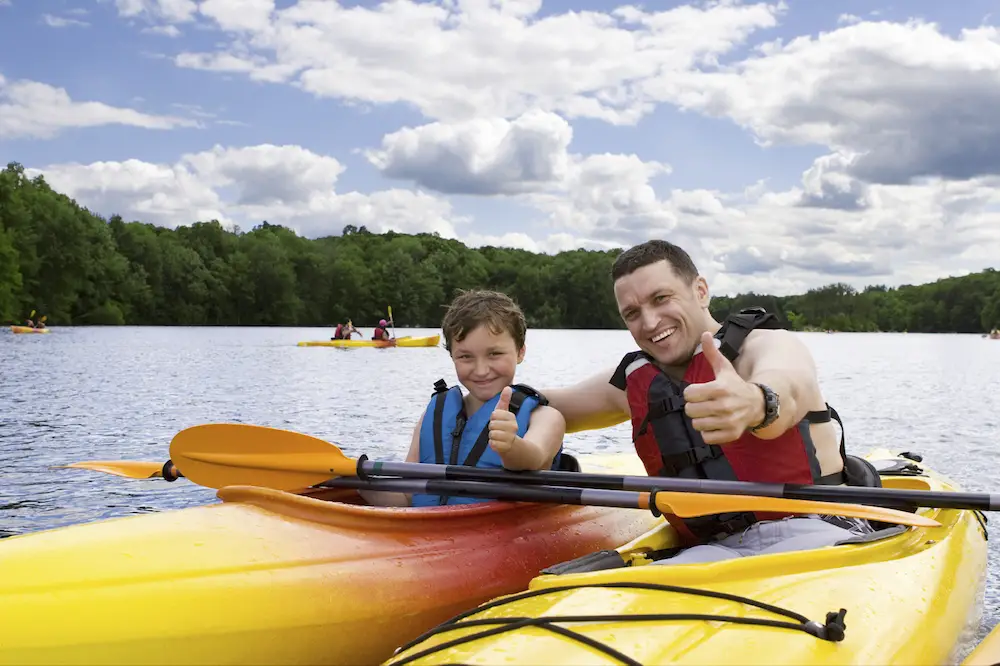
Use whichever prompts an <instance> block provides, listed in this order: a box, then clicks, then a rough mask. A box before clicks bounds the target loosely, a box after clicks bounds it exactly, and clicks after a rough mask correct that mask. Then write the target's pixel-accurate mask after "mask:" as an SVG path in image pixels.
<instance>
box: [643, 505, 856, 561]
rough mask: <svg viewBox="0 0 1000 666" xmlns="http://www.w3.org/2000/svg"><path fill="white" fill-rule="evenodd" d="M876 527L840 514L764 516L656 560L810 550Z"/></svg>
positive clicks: (712, 558) (712, 557)
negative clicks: (710, 540) (762, 519)
mask: <svg viewBox="0 0 1000 666" xmlns="http://www.w3.org/2000/svg"><path fill="white" fill-rule="evenodd" d="M874 531H875V530H874V529H873V528H872V526H871V525H869V524H868V521H867V520H861V519H858V518H843V517H840V516H832V517H831V516H817V515H812V514H810V515H803V516H791V517H788V518H782V519H781V520H764V521H761V522H759V523H754V524H753V525H751V526H750V527H748V528H746V529H745V530H743V531H742V532H738V533H736V534H730V535H729V536H727V537H724V538H722V539H719V540H718V541H713V542H711V543H706V544H699V545H697V546H691V547H690V548H685V549H684V550H682V551H681V552H679V553H678V554H677V555H675V556H673V557H668V558H666V559H663V560H657V561H656V562H653V564H695V563H698V562H717V561H719V560H731V559H734V558H737V557H747V556H749V555H766V554H768V553H785V552H788V551H793V550H810V549H812V548H822V547H824V546H833V545H836V544H837V543H839V542H841V541H844V540H846V539H850V538H852V537H856V536H858V535H861V534H871V533H872V532H874Z"/></svg>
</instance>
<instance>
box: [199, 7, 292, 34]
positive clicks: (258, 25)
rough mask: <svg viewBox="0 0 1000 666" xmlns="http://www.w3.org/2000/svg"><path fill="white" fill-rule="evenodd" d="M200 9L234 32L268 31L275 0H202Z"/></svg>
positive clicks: (202, 12)
mask: <svg viewBox="0 0 1000 666" xmlns="http://www.w3.org/2000/svg"><path fill="white" fill-rule="evenodd" d="M198 11H199V12H200V13H201V14H202V16H206V17H208V18H210V19H212V20H213V21H215V22H216V23H217V24H218V25H219V26H221V27H223V28H224V29H226V30H231V31H234V32H238V31H247V32H251V33H252V32H267V31H268V29H269V28H270V22H271V13H272V12H273V11H274V0H202V3H201V6H200V7H199V9H198Z"/></svg>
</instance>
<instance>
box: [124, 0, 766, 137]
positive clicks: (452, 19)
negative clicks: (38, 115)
mask: <svg viewBox="0 0 1000 666" xmlns="http://www.w3.org/2000/svg"><path fill="white" fill-rule="evenodd" d="M129 1H130V2H138V0H129ZM119 2H120V3H121V2H122V0H119ZM272 7H273V3H272V2H270V0H255V1H254V2H253V3H250V4H247V3H240V4H237V3H235V2H233V1H232V0H207V1H206V2H205V3H203V5H202V14H204V15H206V16H209V17H210V18H212V19H213V20H214V21H215V22H216V24H217V25H218V27H219V28H220V29H221V30H222V31H224V32H225V33H228V34H229V36H230V38H231V41H230V43H229V44H228V45H226V48H224V49H222V50H218V51H215V52H209V53H182V54H179V55H178V56H177V57H176V59H175V62H176V63H177V64H178V65H179V66H181V67H190V68H197V69H206V70H212V71H220V72H234V73H241V74H246V75H248V76H250V77H251V78H253V79H255V80H260V81H271V82H289V83H294V84H295V85H298V86H301V87H302V88H304V89H305V90H307V91H308V92H311V93H313V94H314V95H317V96H319V97H332V98H337V99H341V100H346V101H360V102H369V103H375V104H386V103H393V102H404V103H408V104H412V105H414V106H416V107H417V108H419V109H420V110H421V111H422V112H423V113H424V114H425V115H426V116H427V117H429V118H433V119H440V120H451V121H455V120H468V119H471V118H476V117H480V116H485V117H494V116H496V117H502V118H512V117H516V116H519V115H521V114H523V113H525V112H526V111H528V110H530V109H533V108H538V109H541V110H544V111H554V112H559V113H561V114H562V115H564V116H566V117H571V118H572V117H590V118H600V119H603V120H606V121H608V122H612V123H634V122H635V121H637V120H638V119H639V118H640V117H642V115H644V114H645V113H647V112H648V111H649V110H650V109H651V107H650V105H649V104H648V101H647V100H646V98H645V95H644V94H643V93H642V91H641V89H640V88H639V86H638V85H637V83H638V82H640V81H642V80H643V79H647V78H649V77H652V76H657V75H661V74H667V73H670V72H680V71H684V70H686V69H689V68H690V67H692V66H694V65H697V64H699V63H702V64H704V63H712V62H715V61H716V60H717V59H719V58H720V57H722V56H724V55H725V54H727V53H729V52H730V51H732V49H734V48H736V47H737V46H739V45H740V44H742V43H743V42H744V41H745V40H746V39H747V37H748V36H749V35H750V34H751V33H752V32H753V31H755V30H757V29H760V28H767V27H772V26H774V25H775V23H776V20H777V15H778V14H779V12H781V11H782V10H783V7H782V5H780V4H764V3H758V4H752V5H742V4H738V3H733V2H717V3H710V4H707V5H706V6H705V7H704V8H699V7H694V6H681V7H676V8H674V9H670V10H667V11H661V12H655V13H649V12H643V11H641V10H639V9H637V8H635V7H631V6H625V7H620V8H618V9H616V10H614V11H612V12H610V13H603V12H597V11H574V12H565V13H561V14H555V15H549V16H545V17H538V16H537V14H538V12H539V10H540V8H541V2H539V1H538V0H518V1H517V2H510V1H509V0H508V1H506V2H494V1H492V0H489V1H487V0H441V1H438V2H414V1H413V0H394V1H392V2H382V3H380V4H378V5H376V6H374V7H371V8H368V7H363V6H352V7H343V6H341V5H340V3H338V2H335V1H323V2H320V1H318V0H299V1H298V2H296V3H295V4H293V5H292V6H290V7H287V8H285V9H280V10H272Z"/></svg>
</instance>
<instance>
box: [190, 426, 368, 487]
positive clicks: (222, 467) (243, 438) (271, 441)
mask: <svg viewBox="0 0 1000 666" xmlns="http://www.w3.org/2000/svg"><path fill="white" fill-rule="evenodd" d="M170 459H171V460H173V461H174V465H176V466H177V468H178V469H180V470H181V472H182V473H183V474H184V476H186V477H187V478H188V479H190V480H191V481H193V482H194V483H197V484H199V485H202V486H207V487H209V488H223V487H225V486H233V485H251V486H261V487H264V488H274V489H276V490H298V489H301V488H304V487H307V486H311V485H315V484H317V483H321V482H323V481H326V480H327V479H329V478H331V477H333V476H355V472H356V469H357V468H356V465H357V462H356V461H355V460H351V459H349V458H347V457H345V456H344V454H343V453H341V451H340V449H339V448H337V446H336V445H334V444H331V443H330V442H326V441H324V440H322V439H319V438H318V437H312V436H310V435H305V434H302V433H299V432H293V431H291V430H281V429H279V428H269V427H265V426H255V425H245V424H242V423H208V424H204V425H198V426H193V427H191V428H186V429H184V430H182V431H180V432H179V433H177V434H176V435H175V436H174V438H173V440H171V442H170Z"/></svg>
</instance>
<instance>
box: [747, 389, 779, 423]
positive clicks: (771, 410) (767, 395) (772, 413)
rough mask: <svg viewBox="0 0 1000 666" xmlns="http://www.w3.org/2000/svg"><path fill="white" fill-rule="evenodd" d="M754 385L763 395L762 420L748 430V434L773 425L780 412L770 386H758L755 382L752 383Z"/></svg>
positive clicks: (776, 397)
mask: <svg viewBox="0 0 1000 666" xmlns="http://www.w3.org/2000/svg"><path fill="white" fill-rule="evenodd" d="M754 385H755V386H757V387H758V388H760V390H761V393H763V394H764V420H763V421H761V422H760V423H758V424H757V425H755V426H754V427H752V428H750V432H757V431H758V430H760V429H761V428H766V427H767V426H769V425H771V424H772V423H774V422H775V420H776V419H777V418H778V413H779V412H780V411H781V404H780V402H779V400H778V394H777V393H775V392H774V390H773V389H772V388H771V387H770V386H767V385H765V384H758V383H757V382H754Z"/></svg>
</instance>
